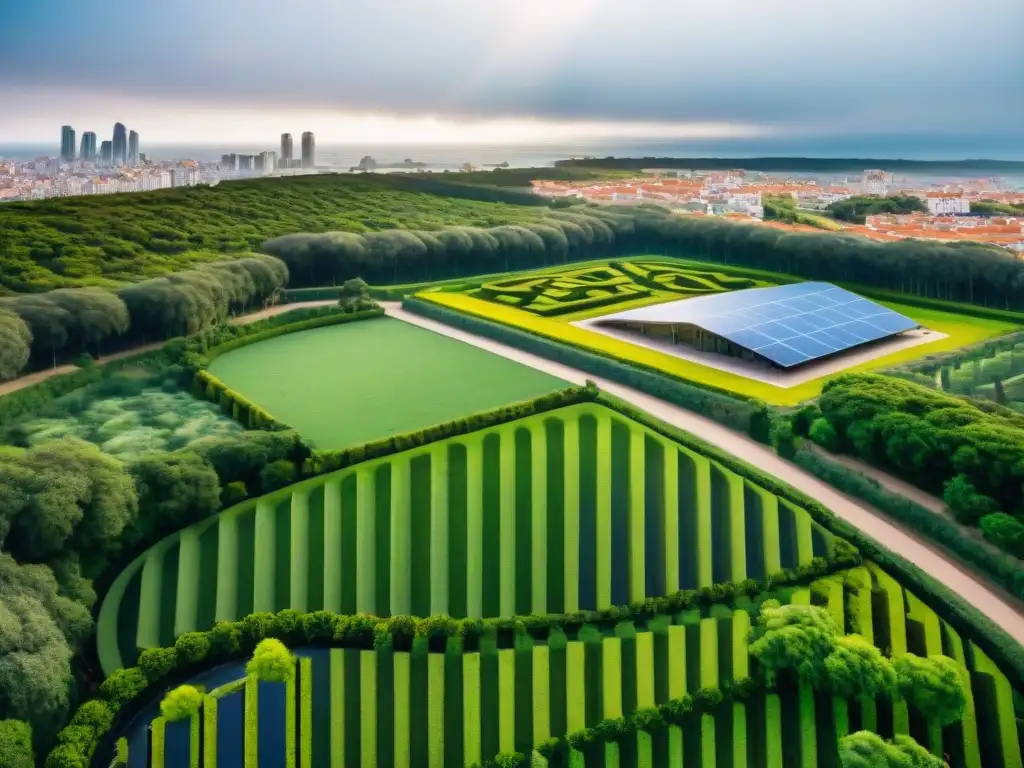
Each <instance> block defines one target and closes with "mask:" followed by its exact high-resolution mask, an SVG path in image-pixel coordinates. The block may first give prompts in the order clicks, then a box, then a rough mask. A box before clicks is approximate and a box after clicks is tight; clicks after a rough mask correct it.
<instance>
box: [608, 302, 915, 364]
mask: <svg viewBox="0 0 1024 768" xmlns="http://www.w3.org/2000/svg"><path fill="white" fill-rule="evenodd" d="M595 322H596V323H598V324H602V325H603V324H606V323H607V324H614V325H618V324H621V323H645V324H648V325H694V326H696V327H698V328H701V329H703V330H705V331H709V332H711V333H714V334H716V335H718V336H721V337H722V338H724V339H728V340H729V341H731V342H732V343H734V344H737V345H739V346H741V347H744V348H746V349H749V350H750V351H752V352H755V353H757V354H758V355H761V356H762V357H765V358H767V359H768V360H771V361H772V362H773V363H775V364H777V365H780V366H782V367H783V368H789V367H792V366H795V365H800V364H801V363H806V362H808V361H809V360H815V359H817V358H820V357H825V356H827V355H832V354H835V353H836V352H842V351H844V350H847V349H850V348H852V347H856V346H859V345H861V344H866V343H868V342H870V341H877V340H878V339H884V338H886V337H887V336H893V335H895V334H897V333H902V332H903V331H909V330H912V329H914V328H917V327H919V326H918V323H916V322H915V321H913V320H911V319H910V318H909V317H906V316H904V315H901V314H900V313H899V312H893V311H892V310H891V309H886V308H885V307H883V306H881V305H879V304H876V303H875V302H873V301H869V300H868V299H865V298H863V297H861V296H858V295H857V294H855V293H851V292H850V291H847V290H844V289H842V288H838V287H836V286H834V285H832V284H831V283H794V284H792V285H777V286H772V287H770V288H748V289H746V290H742V291H729V292H726V293H716V294H713V295H711V296H698V297H695V298H691V299H680V300H679V301H669V302H666V303H664V304H654V305H652V306H649V307H641V308H639V309H630V310H627V311H625V312H618V313H615V314H611V315H605V316H604V317H599V318H595Z"/></svg>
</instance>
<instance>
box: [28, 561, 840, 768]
mask: <svg viewBox="0 0 1024 768" xmlns="http://www.w3.org/2000/svg"><path fill="white" fill-rule="evenodd" d="M837 544H839V542H837ZM859 563H860V557H859V555H858V554H857V552H856V551H855V550H854V549H853V548H852V547H838V546H837V549H836V555H835V556H834V558H833V559H832V560H826V559H825V558H815V560H814V561H812V562H811V563H810V564H809V565H806V566H801V567H799V568H793V569H790V570H788V571H784V572H782V573H780V574H777V575H775V576H772V577H769V578H768V579H765V580H763V581H755V580H752V579H748V580H746V581H743V582H738V583H737V582H725V583H722V584H716V585H714V586H711V587H702V588H701V589H698V590H692V589H691V590H682V591H680V592H677V593H675V594H673V595H669V596H666V597H659V598H649V599H647V600H645V601H643V602H642V603H635V604H633V605H631V606H617V607H612V608H608V609H606V610H603V611H580V612H577V613H572V614H550V615H544V616H533V615H530V616H517V617H512V618H504V619H461V620H460V619H452V618H450V617H448V616H442V615H438V616H430V617H427V618H422V619H417V618H414V617H412V616H392V617H390V618H387V619H383V618H379V617H377V616H373V615H370V614H351V615H350V614H335V613H331V612H329V611H316V612H314V613H306V614H300V613H298V612H297V611H294V610H291V609H286V610H283V611H280V612H279V613H277V614H272V613H253V614H250V615H249V616H246V617H245V618H243V619H239V620H238V621H234V622H225V621H222V622H218V623H217V624H216V625H215V626H214V627H213V628H212V629H210V630H207V631H205V632H187V633H185V634H183V635H180V636H179V637H178V638H177V639H176V640H175V643H174V645H173V646H171V647H167V648H150V649H148V650H145V651H143V652H142V654H140V656H139V659H138V665H137V666H135V667H130V668H127V669H120V670H117V671H115V672H113V673H112V674H111V675H110V676H109V677H107V679H106V680H104V681H103V683H102V684H101V685H100V687H99V690H98V695H97V698H95V699H90V700H89V701H86V702H84V703H83V704H82V705H81V706H80V707H79V708H78V710H77V711H76V713H75V715H74V717H73V718H72V720H71V723H70V724H69V725H68V726H67V727H66V728H64V730H62V731H61V732H60V734H58V738H57V745H56V746H55V747H54V749H53V750H52V751H51V752H50V754H49V756H48V757H47V759H46V762H45V767H46V768H85V766H88V765H89V764H90V761H91V760H92V757H93V755H94V754H96V753H97V752H98V753H99V754H100V755H103V754H106V753H107V752H108V751H109V750H112V749H114V745H115V742H116V735H117V733H118V732H119V731H120V729H121V727H122V726H123V725H125V724H126V723H127V721H128V720H130V719H131V717H133V716H134V714H135V712H136V711H137V709H138V708H137V707H134V706H126V705H129V704H134V703H136V702H137V701H140V700H142V699H144V698H149V697H152V696H154V695H158V694H159V695H162V694H163V693H164V692H165V691H166V689H167V688H168V687H172V686H174V685H176V684H178V683H181V682H183V681H185V680H187V679H188V678H189V677H191V676H193V675H195V674H197V673H198V672H200V671H201V670H202V669H203V668H205V667H208V666H210V665H211V664H219V663H223V662H225V661H229V660H231V659H235V658H240V657H245V656H248V655H250V654H251V653H252V652H253V649H255V647H256V646H257V645H258V644H259V642H260V641H261V640H264V639H266V638H268V637H273V638H277V639H279V640H281V641H282V642H284V643H285V644H286V645H289V646H292V647H298V646H310V645H315V646H325V645H326V646H330V647H335V648H337V647H341V648H356V649H361V650H374V649H380V648H385V647H389V648H393V649H395V650H401V651H408V650H411V649H412V646H413V642H414V640H415V639H416V638H425V639H426V641H427V644H428V648H430V649H431V650H432V651H434V652H443V651H444V650H445V648H446V647H447V646H448V644H449V641H453V642H456V643H459V644H461V646H462V647H463V648H464V649H465V650H469V651H473V650H478V649H479V646H480V640H481V638H485V637H487V638H493V639H494V640H495V641H496V643H497V645H498V647H500V648H512V647H514V645H515V638H516V636H517V635H520V634H529V635H531V636H532V637H534V638H535V639H538V640H543V639H545V638H547V637H548V635H549V634H550V632H551V631H552V630H554V629H561V630H563V631H566V630H567V631H568V632H569V633H571V632H578V631H579V630H580V629H581V628H582V627H583V626H584V625H588V624H589V625H598V626H614V625H616V624H619V623H620V622H623V621H636V622H643V621H645V620H649V619H652V618H654V617H655V616H659V615H664V614H674V613H679V612H682V611H686V610H690V609H693V608H698V607H702V606H710V605H715V604H727V603H731V602H733V601H735V600H737V599H739V598H743V597H752V596H754V595H757V594H760V593H763V592H765V591H769V590H771V589H774V588H777V587H783V586H790V585H798V584H805V583H809V582H811V581H814V580H815V579H819V578H821V577H822V576H826V575H828V574H829V573H832V572H835V571H839V570H845V569H847V568H851V567H855V566H856V565H858V564H859Z"/></svg>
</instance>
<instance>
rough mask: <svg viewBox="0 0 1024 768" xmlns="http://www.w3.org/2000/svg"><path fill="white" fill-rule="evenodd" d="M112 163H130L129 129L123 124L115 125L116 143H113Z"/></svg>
mask: <svg viewBox="0 0 1024 768" xmlns="http://www.w3.org/2000/svg"><path fill="white" fill-rule="evenodd" d="M110 146H111V152H112V155H111V161H112V162H113V163H114V165H124V164H125V163H126V162H128V129H126V128H125V127H124V124H123V123H114V141H113V142H112V143H111V145H110Z"/></svg>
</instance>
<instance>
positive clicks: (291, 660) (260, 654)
mask: <svg viewBox="0 0 1024 768" xmlns="http://www.w3.org/2000/svg"><path fill="white" fill-rule="evenodd" d="M245 671H246V674H249V675H255V676H256V677H257V678H259V679H260V680H262V681H264V682H268V683H284V682H287V681H288V680H291V679H292V678H294V677H295V657H294V656H293V655H292V652H291V651H289V650H288V648H287V647H286V646H285V644H284V643H282V642H281V641H280V640H277V639H276V638H267V639H266V640H261V641H260V643H259V645H257V646H256V650H255V651H253V654H252V659H251V660H250V661H249V663H248V664H246V666H245Z"/></svg>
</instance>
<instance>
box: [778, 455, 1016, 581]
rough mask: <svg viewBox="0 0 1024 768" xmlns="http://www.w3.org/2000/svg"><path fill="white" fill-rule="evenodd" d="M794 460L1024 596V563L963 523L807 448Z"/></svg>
mask: <svg viewBox="0 0 1024 768" xmlns="http://www.w3.org/2000/svg"><path fill="white" fill-rule="evenodd" d="M792 461H793V463H794V464H796V465H798V466H800V467H802V468H803V469H805V470H806V471H807V472H809V473H810V474H812V475H814V476H815V477H817V478H819V479H820V480H824V481H825V482H826V483H828V484H829V485H831V486H833V487H834V488H837V489H839V490H840V491H842V492H843V493H848V494H850V495H851V496H855V497H856V498H858V499H861V500H863V501H865V502H867V503H868V504H870V505H871V506H873V507H875V508H877V509H880V510H881V511H882V512H885V513H886V514H887V515H890V516H891V517H893V518H895V519H896V520H898V521H900V522H901V523H905V524H906V525H908V526H910V527H911V528H913V529H914V530H915V531H919V532H921V533H924V534H925V535H926V536H928V537H929V538H931V539H933V540H935V541H937V542H938V543H939V544H941V545H942V546H944V547H946V548H947V549H949V550H950V551H951V552H953V553H954V554H955V555H957V556H958V557H960V558H961V559H963V560H964V561H965V562H966V563H968V564H969V565H971V566H972V567H974V568H977V569H978V570H979V571H980V572H981V573H983V574H985V575H986V576H988V577H989V578H990V579H992V580H993V581H995V582H996V583H997V584H999V585H1000V586H1002V587H1005V588H1006V589H1007V590H1009V591H1010V592H1011V593H1012V594H1013V595H1014V596H1015V597H1019V598H1022V599H1024V562H1021V561H1020V560H1018V559H1017V558H1015V557H1013V556H1012V555H1009V554H1006V553H1000V552H993V551H992V549H993V547H990V546H986V545H985V544H984V543H983V542H981V541H978V540H977V539H976V538H972V537H971V536H969V535H968V534H967V531H966V530H965V526H962V525H960V524H958V523H956V522H954V521H953V520H950V519H949V518H947V517H944V516H942V515H938V514H936V513H934V512H932V511H931V510H929V509H926V508H925V507H922V506H921V505H920V504H917V503H915V502H913V501H911V500H910V499H907V498H905V497H903V496H900V495H899V494H896V493H892V492H890V491H887V490H886V489H885V488H883V487H882V486H881V485H880V484H879V483H878V482H877V481H875V480H872V479H871V478H869V477H865V476H864V475H862V474H860V473H859V472H856V471H854V470H852V469H849V468H847V467H845V466H843V465H842V464H839V463H837V462H834V461H830V460H829V459H828V458H827V457H825V456H820V455H818V454H817V453H814V452H813V451H809V450H807V449H800V450H797V452H796V454H795V455H794V456H793V459H792Z"/></svg>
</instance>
